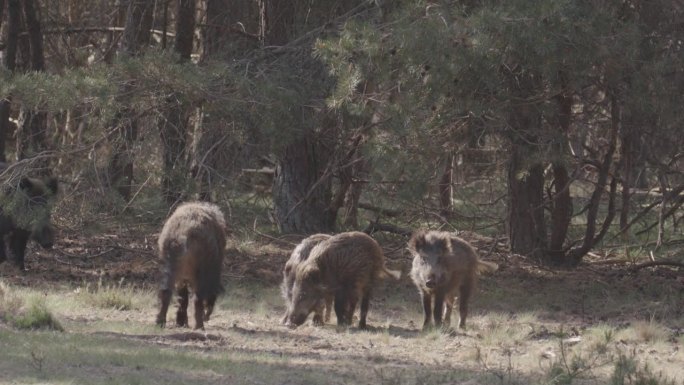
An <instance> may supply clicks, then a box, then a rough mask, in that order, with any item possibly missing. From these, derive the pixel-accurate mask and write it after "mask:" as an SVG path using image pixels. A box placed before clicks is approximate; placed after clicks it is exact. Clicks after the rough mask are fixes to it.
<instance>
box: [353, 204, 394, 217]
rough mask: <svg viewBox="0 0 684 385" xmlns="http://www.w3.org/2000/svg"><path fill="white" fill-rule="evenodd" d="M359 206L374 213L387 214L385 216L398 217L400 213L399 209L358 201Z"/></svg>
mask: <svg viewBox="0 0 684 385" xmlns="http://www.w3.org/2000/svg"><path fill="white" fill-rule="evenodd" d="M359 208H362V209H364V210H368V211H373V212H375V213H378V214H382V215H384V216H387V217H398V216H399V215H401V212H400V211H399V210H392V209H386V208H383V207H378V206H373V205H369V204H367V203H361V202H359Z"/></svg>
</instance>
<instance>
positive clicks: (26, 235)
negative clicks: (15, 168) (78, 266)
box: [0, 163, 58, 271]
mask: <svg viewBox="0 0 684 385" xmlns="http://www.w3.org/2000/svg"><path fill="white" fill-rule="evenodd" d="M5 167H6V165H5V164H4V163H0V171H2V170H3V169H4V168H5ZM3 190H4V191H0V263H2V262H3V261H4V260H5V259H6V258H7V256H6V254H5V242H7V243H8V244H9V250H10V252H11V254H12V255H13V257H14V261H15V263H16V265H17V266H18V267H19V269H20V270H22V271H24V270H26V267H25V264H24V255H25V253H26V244H27V243H28V241H29V239H32V240H34V241H36V242H37V243H38V244H39V245H41V246H42V247H43V248H45V249H49V248H51V247H52V245H53V243H54V241H55V230H54V228H53V226H52V223H51V222H50V217H51V213H52V207H53V206H54V201H55V197H56V196H57V190H58V182H57V178H54V177H47V178H30V177H23V178H21V180H19V183H18V185H16V186H10V187H7V188H4V189H3Z"/></svg>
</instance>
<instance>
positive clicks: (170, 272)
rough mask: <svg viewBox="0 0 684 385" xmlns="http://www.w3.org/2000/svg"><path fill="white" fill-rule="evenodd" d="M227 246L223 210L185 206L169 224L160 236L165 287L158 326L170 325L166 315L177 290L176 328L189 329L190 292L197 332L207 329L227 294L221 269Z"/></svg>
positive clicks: (189, 204)
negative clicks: (218, 301) (219, 301)
mask: <svg viewBox="0 0 684 385" xmlns="http://www.w3.org/2000/svg"><path fill="white" fill-rule="evenodd" d="M225 246H226V222H225V220H224V219H223V213H221V210H220V209H219V208H218V207H217V206H215V205H213V204H210V203H201V202H193V203H185V204H182V205H181V206H179V207H178V208H177V209H176V211H175V212H174V213H173V214H172V215H171V217H169V219H167V220H166V223H165V224H164V228H163V229H162V231H161V234H160V235H159V257H160V258H161V261H162V284H161V288H160V290H159V300H160V302H161V309H160V310H159V314H158V315H157V325H159V326H161V327H164V325H165V324H166V312H167V310H168V308H169V302H170V301H171V295H172V292H173V289H174V288H175V289H177V291H178V296H179V299H178V305H179V306H178V312H177V313H176V324H177V325H178V326H188V313H187V311H188V302H189V301H188V294H189V293H188V292H189V291H192V293H193V295H194V304H195V329H201V328H203V327H204V321H208V320H209V316H210V315H211V313H212V311H213V310H214V303H215V302H216V298H217V297H218V295H219V294H220V293H221V292H222V291H223V287H222V286H221V266H222V265H223V254H224V248H225Z"/></svg>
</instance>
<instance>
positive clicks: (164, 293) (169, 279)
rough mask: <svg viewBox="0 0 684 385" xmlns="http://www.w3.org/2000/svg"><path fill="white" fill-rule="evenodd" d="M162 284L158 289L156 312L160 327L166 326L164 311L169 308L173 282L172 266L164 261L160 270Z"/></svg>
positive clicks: (173, 272)
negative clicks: (157, 307) (157, 310)
mask: <svg viewBox="0 0 684 385" xmlns="http://www.w3.org/2000/svg"><path fill="white" fill-rule="evenodd" d="M161 277H162V284H161V288H160V289H159V302H160V304H161V306H160V308H159V314H157V325H158V326H160V327H164V326H166V313H167V312H168V310H169V304H170V303H171V297H172V296H173V285H174V282H175V271H174V268H173V266H172V265H171V264H170V263H168V262H166V263H165V264H164V267H163V268H162V271H161Z"/></svg>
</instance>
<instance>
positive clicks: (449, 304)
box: [443, 293, 454, 327]
mask: <svg viewBox="0 0 684 385" xmlns="http://www.w3.org/2000/svg"><path fill="white" fill-rule="evenodd" d="M444 304H445V305H446V306H445V307H446V310H445V312H444V323H443V325H444V326H445V327H449V325H451V311H452V310H453V308H454V295H453V294H451V293H449V294H447V296H446V298H444Z"/></svg>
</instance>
